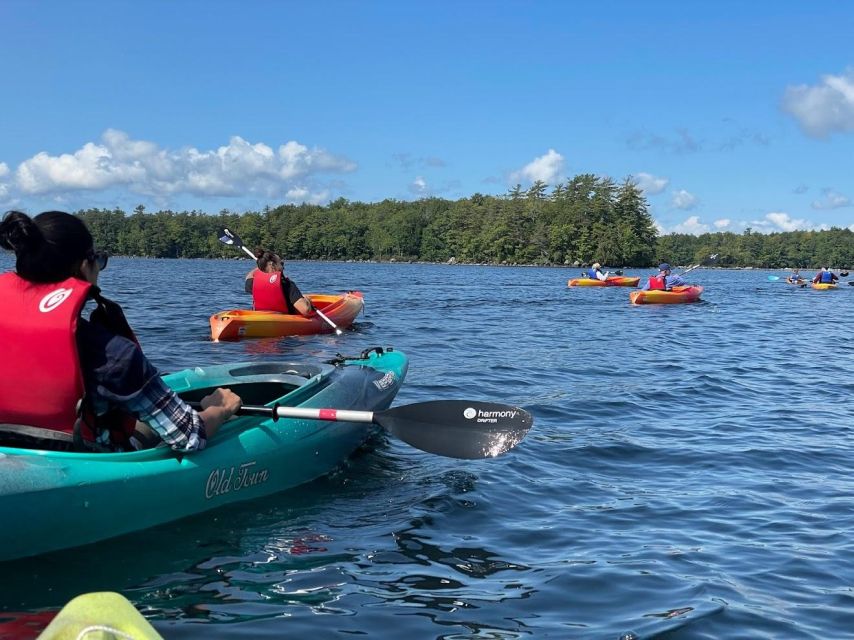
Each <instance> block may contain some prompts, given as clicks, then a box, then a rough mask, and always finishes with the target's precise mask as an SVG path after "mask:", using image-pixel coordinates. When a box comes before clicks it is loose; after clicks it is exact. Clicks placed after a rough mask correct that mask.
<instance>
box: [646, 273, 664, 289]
mask: <svg viewBox="0 0 854 640" xmlns="http://www.w3.org/2000/svg"><path fill="white" fill-rule="evenodd" d="M649 290H650V291H667V277H666V276H650V278H649Z"/></svg>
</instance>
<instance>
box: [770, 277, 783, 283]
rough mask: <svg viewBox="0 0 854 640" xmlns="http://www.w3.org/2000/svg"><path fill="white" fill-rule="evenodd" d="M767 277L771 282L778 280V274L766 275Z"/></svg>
mask: <svg viewBox="0 0 854 640" xmlns="http://www.w3.org/2000/svg"><path fill="white" fill-rule="evenodd" d="M768 279H769V280H771V282H774V281H775V280H779V279H780V276H768Z"/></svg>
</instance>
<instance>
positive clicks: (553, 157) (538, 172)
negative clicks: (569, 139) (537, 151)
mask: <svg viewBox="0 0 854 640" xmlns="http://www.w3.org/2000/svg"><path fill="white" fill-rule="evenodd" d="M562 171H563V156H562V155H560V154H559V153H558V152H557V151H555V150H554V149H549V150H548V152H547V153H546V154H545V155H543V156H540V157H539V158H534V159H533V160H532V161H531V162H529V163H528V164H526V165H525V166H524V167H522V168H521V169H519V171H514V172H513V173H511V174H510V180H511V181H512V182H521V181H528V182H536V181H537V180H542V181H543V182H545V183H547V184H554V183H555V182H557V181H558V179H559V177H560V174H561V172H562Z"/></svg>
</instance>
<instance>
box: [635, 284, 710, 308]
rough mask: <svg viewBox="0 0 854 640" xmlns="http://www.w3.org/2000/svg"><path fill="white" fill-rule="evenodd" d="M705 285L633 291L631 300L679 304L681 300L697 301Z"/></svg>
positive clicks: (642, 302) (643, 302)
mask: <svg viewBox="0 0 854 640" xmlns="http://www.w3.org/2000/svg"><path fill="white" fill-rule="evenodd" d="M701 293H703V287H701V286H699V285H696V284H692V285H688V286H684V287H673V288H672V289H671V290H670V291H632V292H631V293H630V294H629V301H630V302H631V303H632V304H678V303H680V302H697V301H698V300H699V299H700V294H701Z"/></svg>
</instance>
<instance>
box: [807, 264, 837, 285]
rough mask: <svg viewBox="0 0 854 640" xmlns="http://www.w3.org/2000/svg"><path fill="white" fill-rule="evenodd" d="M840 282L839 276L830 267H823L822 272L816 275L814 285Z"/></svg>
mask: <svg viewBox="0 0 854 640" xmlns="http://www.w3.org/2000/svg"><path fill="white" fill-rule="evenodd" d="M837 280H839V276H838V275H836V274H835V273H833V271H831V270H830V269H829V268H828V267H822V269H821V271H819V272H818V273H817V274H815V277H813V279H812V281H813V283H814V284H818V283H821V284H833V283H835V282H836V281H837Z"/></svg>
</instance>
